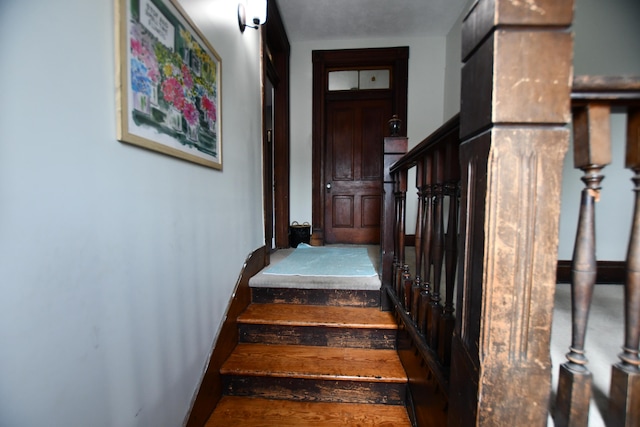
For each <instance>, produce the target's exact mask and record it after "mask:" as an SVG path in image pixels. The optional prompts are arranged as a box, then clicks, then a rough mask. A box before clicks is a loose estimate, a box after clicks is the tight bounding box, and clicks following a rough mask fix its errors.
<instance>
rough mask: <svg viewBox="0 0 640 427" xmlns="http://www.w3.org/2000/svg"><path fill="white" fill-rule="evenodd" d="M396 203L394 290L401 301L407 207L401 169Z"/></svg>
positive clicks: (404, 180) (405, 187)
mask: <svg viewBox="0 0 640 427" xmlns="http://www.w3.org/2000/svg"><path fill="white" fill-rule="evenodd" d="M396 197H397V203H398V218H397V221H398V230H397V234H396V237H397V241H398V247H397V252H396V253H397V254H398V266H397V276H396V279H397V282H396V283H397V286H396V292H397V296H398V300H399V301H402V298H403V281H402V275H403V273H404V265H405V257H404V241H405V229H406V227H405V226H406V209H407V170H406V169H401V170H400V171H399V172H398V191H397V193H396Z"/></svg>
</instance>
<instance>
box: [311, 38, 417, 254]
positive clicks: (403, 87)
mask: <svg viewBox="0 0 640 427" xmlns="http://www.w3.org/2000/svg"><path fill="white" fill-rule="evenodd" d="M312 61H313V107H312V116H313V123H312V154H311V155H312V203H311V209H312V230H311V231H312V233H313V234H312V236H311V243H312V244H314V245H322V244H324V224H325V221H324V204H325V191H324V182H325V177H324V167H323V166H324V160H325V159H324V152H325V147H324V141H325V135H324V132H325V120H326V118H325V103H326V97H327V92H326V90H325V89H326V87H327V81H326V78H327V70H328V69H330V68H349V67H360V66H376V67H378V66H379V67H391V69H392V73H391V74H392V93H391V96H392V97H393V111H394V114H397V115H398V117H400V119H402V121H403V126H402V130H401V134H402V136H406V129H407V93H408V87H407V85H408V77H409V48H408V47H406V46H405V47H393V48H372V49H342V50H314V51H313V52H312ZM338 96H339V95H338ZM365 96H366V95H365ZM380 143H381V144H382V141H380Z"/></svg>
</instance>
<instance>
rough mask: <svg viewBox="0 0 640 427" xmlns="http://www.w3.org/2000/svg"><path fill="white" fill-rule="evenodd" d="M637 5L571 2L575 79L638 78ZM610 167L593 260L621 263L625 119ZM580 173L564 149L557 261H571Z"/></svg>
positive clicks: (629, 196)
mask: <svg viewBox="0 0 640 427" xmlns="http://www.w3.org/2000/svg"><path fill="white" fill-rule="evenodd" d="M639 19H640V2H638V1H637V0H609V1H606V2H602V1H600V0H576V11H575V17H574V25H573V32H574V37H575V39H574V40H575V41H574V61H573V63H574V74H575V75H585V74H587V75H635V76H640V53H639V52H640V26H638V20H639ZM611 125H612V156H613V159H612V163H611V165H609V166H607V167H606V168H605V169H604V171H603V174H604V175H605V179H604V181H603V182H602V192H601V201H600V203H598V204H597V206H596V241H597V252H598V253H597V256H598V259H600V260H607V261H619V260H624V259H625V257H626V251H627V241H628V236H629V230H630V228H631V213H632V210H633V203H632V201H633V197H634V196H633V192H632V191H631V189H632V188H633V187H632V183H631V181H630V178H631V177H632V173H631V172H630V171H629V170H627V169H624V149H625V147H624V144H625V142H624V141H625V135H626V133H625V132H626V131H625V126H626V115H624V114H621V113H617V114H614V115H613V117H612V121H611ZM581 176H582V172H581V171H579V170H575V169H574V168H573V152H572V149H569V152H568V153H567V156H566V158H565V163H564V173H563V187H562V208H561V213H560V244H559V247H558V258H559V259H562V260H568V259H571V257H572V253H573V245H574V240H575V233H576V227H577V218H578V210H579V205H580V192H581V191H582V189H583V188H584V184H583V183H582V181H580V177H581Z"/></svg>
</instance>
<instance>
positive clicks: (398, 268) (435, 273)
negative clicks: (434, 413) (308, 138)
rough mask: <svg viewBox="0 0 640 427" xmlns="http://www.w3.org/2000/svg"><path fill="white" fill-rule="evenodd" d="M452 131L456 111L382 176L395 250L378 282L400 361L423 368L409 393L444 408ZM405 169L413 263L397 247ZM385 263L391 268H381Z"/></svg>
mask: <svg viewBox="0 0 640 427" xmlns="http://www.w3.org/2000/svg"><path fill="white" fill-rule="evenodd" d="M459 131H460V115H459V114H456V115H455V116H454V117H453V118H451V119H450V120H448V121H447V122H446V123H445V124H443V125H442V126H441V127H440V128H438V129H437V130H436V131H435V132H433V133H432V134H431V135H429V136H428V137H427V138H425V139H424V140H423V141H421V142H420V143H419V144H418V145H417V146H415V147H414V148H413V149H412V150H411V151H409V152H408V153H407V154H405V155H404V156H402V157H401V158H400V159H399V160H398V161H396V162H395V163H393V164H392V165H391V166H389V168H388V170H387V173H386V174H385V176H390V177H391V179H392V180H393V183H394V185H393V199H392V198H389V199H388V202H387V203H386V204H385V216H386V217H388V218H394V225H393V230H394V235H393V242H394V245H393V248H394V253H393V262H392V263H391V262H390V263H389V264H385V263H383V278H389V283H384V280H383V283H384V287H385V290H386V292H387V294H388V298H389V300H390V301H391V303H392V309H393V310H394V311H395V312H396V318H397V320H398V323H399V324H400V325H401V326H402V327H401V330H402V331H403V333H404V334H405V335H406V337H407V338H406V339H403V340H400V341H399V342H402V343H404V344H402V345H401V344H399V348H398V351H399V353H400V354H401V359H405V360H406V361H407V363H408V364H409V365H410V366H405V368H406V370H407V372H412V375H415V374H416V372H423V374H424V375H425V377H420V378H412V379H410V384H413V385H411V386H410V392H411V393H412V394H420V395H421V397H420V399H422V400H424V399H427V400H429V401H433V402H436V401H439V402H441V403H442V405H443V407H446V402H448V400H449V372H450V369H449V366H450V364H451V339H452V336H453V330H454V324H455V316H454V312H455V309H454V301H453V299H454V292H453V289H454V286H455V277H456V268H457V241H458V238H457V236H458V224H457V223H458V218H459V215H458V206H459V204H458V197H459V196H458V193H459V180H460V172H459V170H460V168H459V158H458V151H459V144H460V139H459ZM412 168H415V170H416V182H415V189H416V190H417V191H416V193H414V194H415V195H416V196H417V204H418V208H417V214H416V218H415V221H416V233H415V266H412V267H410V266H409V265H408V263H407V261H406V259H405V248H404V246H405V228H406V221H407V218H406V216H407V213H406V201H407V195H408V192H407V187H408V182H407V179H408V171H409V170H410V169H412ZM389 188H391V187H389ZM414 197H415V196H414ZM446 201H448V202H449V203H448V208H449V212H448V214H447V215H446V216H445V202H446ZM445 218H446V219H447V221H445ZM445 223H446V224H447V227H445ZM445 228H446V230H445ZM413 267H415V268H414V269H413V271H412V268H413ZM385 268H387V269H391V271H388V272H385V271H384V269H385ZM441 284H442V285H441ZM442 286H444V291H442V290H441V287H442ZM407 343H410V344H407ZM403 345H409V346H410V348H404V347H403ZM402 355H411V356H405V357H403V356H402ZM405 360H403V363H404V361H405ZM416 360H419V362H416ZM413 379H415V380H416V382H415V383H414V381H413ZM425 395H426V396H425ZM440 422H443V421H440Z"/></svg>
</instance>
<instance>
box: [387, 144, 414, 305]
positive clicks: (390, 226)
mask: <svg viewBox="0 0 640 427" xmlns="http://www.w3.org/2000/svg"><path fill="white" fill-rule="evenodd" d="M407 146H408V139H407V138H405V137H386V138H385V139H384V152H383V164H384V180H383V183H382V189H383V197H384V208H383V211H382V230H381V236H380V251H381V252H382V284H383V285H385V286H388V287H393V285H394V275H395V273H396V271H395V269H394V267H395V266H394V255H397V254H396V252H395V244H396V242H395V236H394V234H395V231H396V225H397V223H396V218H397V217H396V194H395V183H394V177H392V176H391V174H390V172H389V168H390V167H391V165H393V164H394V163H395V162H397V161H398V160H399V159H400V158H401V157H402V156H403V155H404V154H405V153H406V152H407ZM382 308H383V309H385V310H390V309H391V307H390V303H389V301H388V300H387V298H386V292H383V293H382Z"/></svg>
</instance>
